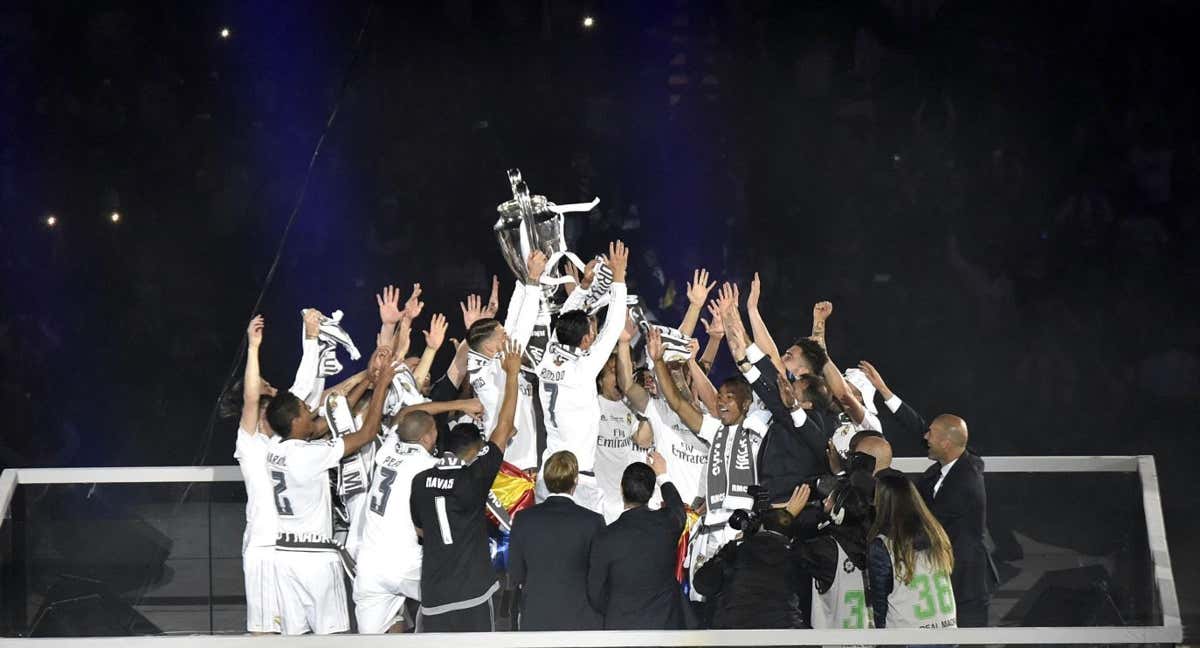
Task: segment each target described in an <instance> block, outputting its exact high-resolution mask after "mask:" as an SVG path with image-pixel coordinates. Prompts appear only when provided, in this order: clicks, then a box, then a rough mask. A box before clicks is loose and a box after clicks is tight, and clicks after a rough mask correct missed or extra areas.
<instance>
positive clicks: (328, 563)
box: [266, 346, 397, 635]
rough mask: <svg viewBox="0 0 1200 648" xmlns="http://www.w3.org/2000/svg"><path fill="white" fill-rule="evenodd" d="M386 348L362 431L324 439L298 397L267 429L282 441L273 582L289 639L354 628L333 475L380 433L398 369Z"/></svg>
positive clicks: (273, 462)
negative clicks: (337, 539) (336, 530)
mask: <svg viewBox="0 0 1200 648" xmlns="http://www.w3.org/2000/svg"><path fill="white" fill-rule="evenodd" d="M391 354H392V350H391V348H390V347H387V346H381V347H379V348H378V349H376V351H375V354H374V356H373V357H372V359H371V364H372V367H371V372H372V373H373V374H375V375H374V380H373V389H374V391H373V393H372V394H371V402H370V405H369V406H368V408H367V413H366V415H365V416H364V419H363V424H362V426H361V427H360V428H359V429H358V431H357V432H353V433H351V434H347V435H345V436H342V437H339V438H337V439H323V438H321V437H322V436H324V432H321V429H322V428H321V427H319V426H318V425H317V424H316V422H315V421H314V416H313V412H312V411H311V410H310V409H309V407H308V406H307V405H306V404H305V403H304V402H302V401H301V400H300V399H299V398H297V397H296V396H295V395H294V394H291V393H284V394H280V395H277V396H276V397H275V398H273V399H272V400H271V403H270V405H268V406H267V412H266V414H267V422H268V423H270V425H271V428H272V429H273V430H274V431H275V433H276V434H278V435H279V436H280V437H282V438H283V440H282V441H280V442H279V443H275V444H272V446H271V447H270V449H269V450H268V452H267V466H268V470H269V471H270V475H271V480H272V482H273V492H274V496H275V502H274V504H275V511H276V513H277V514H278V516H279V527H278V537H277V539H276V542H275V575H276V581H277V582H276V587H277V590H278V593H279V607H280V611H281V617H282V618H281V622H280V629H281V630H282V632H283V634H285V635H294V634H304V633H306V632H312V633H315V634H332V633H336V632H346V631H348V630H349V629H350V618H349V610H348V601H347V599H346V587H345V582H344V581H343V576H342V569H343V568H342V561H341V556H340V554H339V551H338V546H337V545H336V544H335V543H334V540H333V508H332V500H331V496H330V488H329V469H331V468H334V467H336V466H337V465H338V464H339V463H340V462H341V460H342V458H343V457H345V456H347V455H349V454H351V453H353V452H357V451H358V450H359V449H360V448H362V447H363V446H364V445H366V444H367V443H370V442H372V441H374V439H375V438H376V437H377V436H378V434H379V429H380V422H381V419H382V416H383V403H384V400H385V398H386V396H387V387H388V384H389V383H390V382H391V380H392V377H393V376H394V375H395V372H396V367H397V364H394V363H392V362H391V360H390V359H391Z"/></svg>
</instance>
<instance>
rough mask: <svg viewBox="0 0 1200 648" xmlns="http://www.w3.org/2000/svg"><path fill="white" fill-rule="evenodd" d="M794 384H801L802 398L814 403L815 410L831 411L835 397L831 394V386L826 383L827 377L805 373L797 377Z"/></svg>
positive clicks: (800, 393)
mask: <svg viewBox="0 0 1200 648" xmlns="http://www.w3.org/2000/svg"><path fill="white" fill-rule="evenodd" d="M794 384H795V385H799V386H800V391H799V395H800V400H802V401H808V402H810V403H812V406H813V410H814V411H817V412H828V411H829V409H830V407H831V406H832V402H831V401H832V400H833V399H832V397H831V396H830V394H829V387H828V386H827V385H826V384H825V379H824V378H822V377H821V375H820V374H804V375H803V376H800V377H798V378H796V382H795V383H794Z"/></svg>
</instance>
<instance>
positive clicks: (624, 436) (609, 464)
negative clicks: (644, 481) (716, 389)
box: [594, 333, 654, 524]
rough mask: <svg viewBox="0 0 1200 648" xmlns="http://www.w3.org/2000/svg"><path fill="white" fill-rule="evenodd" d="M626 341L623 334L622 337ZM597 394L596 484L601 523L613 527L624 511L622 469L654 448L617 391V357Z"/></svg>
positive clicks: (599, 382)
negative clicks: (601, 503)
mask: <svg viewBox="0 0 1200 648" xmlns="http://www.w3.org/2000/svg"><path fill="white" fill-rule="evenodd" d="M621 338H622V339H623V340H624V339H625V334H624V333H622V334H621ZM596 387H597V389H598V390H599V392H600V399H599V404H600V434H599V435H598V436H597V437H596V459H595V470H594V472H595V473H596V483H597V485H598V486H599V487H600V490H601V491H602V492H603V493H604V522H605V523H606V524H612V523H613V521H615V520H616V519H617V518H618V517H620V516H621V513H622V512H623V511H624V507H623V506H622V500H621V476H622V475H623V474H625V467H626V466H628V465H629V464H631V463H633V462H635V461H643V460H645V458H646V452H647V451H648V450H649V449H650V446H652V445H653V444H654V433H653V432H652V431H651V429H650V422H649V421H647V420H646V419H644V418H641V417H639V416H637V415H636V414H634V413H633V410H632V409H630V407H629V405H628V404H627V403H626V402H625V397H624V394H622V393H621V390H620V389H619V388H618V387H617V357H616V356H615V355H614V356H612V357H610V358H609V359H608V362H607V363H606V364H605V365H604V369H603V370H602V371H601V372H600V376H599V377H597V378H596Z"/></svg>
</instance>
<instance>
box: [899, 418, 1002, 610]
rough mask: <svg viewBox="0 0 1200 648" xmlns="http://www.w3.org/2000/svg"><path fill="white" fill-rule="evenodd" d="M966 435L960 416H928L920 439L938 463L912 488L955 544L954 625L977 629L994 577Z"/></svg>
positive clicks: (979, 468) (977, 471) (979, 480)
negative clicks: (923, 439)
mask: <svg viewBox="0 0 1200 648" xmlns="http://www.w3.org/2000/svg"><path fill="white" fill-rule="evenodd" d="M967 438H968V434H967V422H966V421H964V420H962V419H961V418H959V417H957V416H954V415H953V414H943V415H941V416H939V417H937V418H935V419H934V420H933V423H931V424H930V425H929V430H928V431H927V432H926V433H925V440H926V442H928V444H929V458H930V459H933V460H934V461H936V462H937V463H935V464H933V465H932V466H930V467H929V469H928V470H926V471H925V474H923V475H922V476H921V478H920V480H918V482H917V490H918V491H920V493H921V497H922V498H924V500H925V504H926V505H927V506H928V507H929V509H930V510H931V511H932V512H933V515H934V517H936V518H937V520H938V522H940V523H941V524H942V528H944V529H945V530H946V535H947V536H949V537H950V544H951V545H953V547H954V573H953V574H952V575H951V577H950V581H951V584H952V585H953V586H954V602H955V607H956V608H957V609H958V625H959V627H963V628H978V627H984V626H986V625H987V623H988V605H989V603H990V602H991V598H992V592H994V591H995V590H996V585H997V583H998V579H997V577H996V568H995V565H993V564H992V558H991V555H990V554H989V553H988V550H987V547H986V546H985V545H984V541H983V536H984V532H985V530H986V529H987V489H986V488H985V487H984V482H983V459H980V458H979V456H978V455H975V454H974V453H972V452H970V451H968V450H967Z"/></svg>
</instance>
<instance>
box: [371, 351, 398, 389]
mask: <svg viewBox="0 0 1200 648" xmlns="http://www.w3.org/2000/svg"><path fill="white" fill-rule="evenodd" d="M388 354H389V355H391V352H390V351H389V352H388ZM403 366H404V361H402V360H385V361H384V362H383V363H382V364H380V365H379V373H377V374H376V375H375V389H387V388H388V384H389V383H391V382H392V378H395V377H396V372H397V371H400V367H403Z"/></svg>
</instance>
